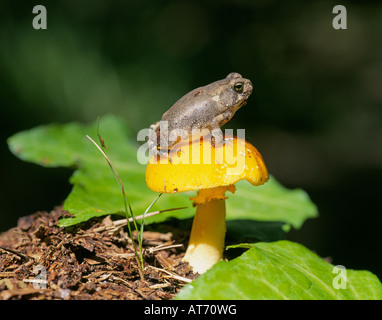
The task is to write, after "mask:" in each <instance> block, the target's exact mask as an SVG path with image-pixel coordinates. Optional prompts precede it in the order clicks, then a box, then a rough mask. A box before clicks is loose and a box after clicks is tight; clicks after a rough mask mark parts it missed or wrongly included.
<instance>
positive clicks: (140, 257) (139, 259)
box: [86, 135, 144, 280]
mask: <svg viewBox="0 0 382 320" xmlns="http://www.w3.org/2000/svg"><path fill="white" fill-rule="evenodd" d="M86 137H87V138H88V139H89V140H90V141H91V142H92V143H93V144H94V145H95V146H96V147H97V149H98V150H99V151H100V152H101V153H102V155H103V156H104V158H105V160H106V161H107V163H108V165H109V167H110V169H111V171H112V172H113V175H114V177H115V179H116V180H117V183H118V185H119V187H120V189H121V191H122V195H123V203H124V206H125V213H126V220H127V222H128V223H127V228H128V230H129V235H130V238H131V240H132V244H133V249H134V254H135V258H136V260H137V262H138V271H139V275H140V277H141V279H142V280H143V278H144V277H143V267H144V265H143V252H142V251H140V255H138V251H137V248H136V245H135V242H134V238H133V232H132V230H131V225H130V221H129V215H128V212H130V216H131V217H132V218H133V223H134V226H135V230H136V231H137V233H138V242H139V248H142V245H141V243H140V240H141V237H140V235H139V230H138V226H137V223H136V221H135V219H134V214H133V210H132V209H131V206H130V202H129V200H128V199H127V196H126V193H125V188H124V186H123V183H122V180H121V178H120V177H119V175H118V173H117V171H116V170H115V168H114V166H113V164H112V163H111V161H110V159H109V158H108V156H107V155H106V153H105V152H104V151H103V150H102V149H101V148H100V147H99V145H98V144H97V143H96V142H95V141H94V140H93V139H92V138H91V137H89V136H88V135H86ZM101 144H102V145H104V143H103V142H101ZM127 208H129V211H128V210H127Z"/></svg>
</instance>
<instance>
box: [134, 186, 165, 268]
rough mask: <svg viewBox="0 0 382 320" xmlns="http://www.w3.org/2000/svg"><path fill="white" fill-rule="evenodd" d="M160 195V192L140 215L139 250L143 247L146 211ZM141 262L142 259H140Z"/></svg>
mask: <svg viewBox="0 0 382 320" xmlns="http://www.w3.org/2000/svg"><path fill="white" fill-rule="evenodd" d="M161 195H162V193H160V194H159V195H158V196H157V197H156V198H155V199H154V200H153V202H151V204H150V205H149V206H148V207H147V209H146V210H145V212H144V213H143V217H142V223H141V229H140V233H139V235H138V237H139V238H140V240H139V250H141V252H143V248H142V243H143V226H144V224H145V215H146V213H147V212H148V211H149V210H150V209H151V207H152V206H153V205H154V204H155V202H157V200H158V199H159V198H160V196H161ZM142 263H143V261H142Z"/></svg>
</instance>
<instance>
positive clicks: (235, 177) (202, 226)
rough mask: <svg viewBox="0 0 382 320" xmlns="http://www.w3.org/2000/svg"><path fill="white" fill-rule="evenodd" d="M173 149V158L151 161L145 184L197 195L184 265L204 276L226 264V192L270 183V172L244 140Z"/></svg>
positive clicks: (191, 143)
mask: <svg viewBox="0 0 382 320" xmlns="http://www.w3.org/2000/svg"><path fill="white" fill-rule="evenodd" d="M173 149H176V150H172V151H170V152H169V157H168V158H167V157H164V156H162V157H161V158H160V157H159V156H158V157H155V158H154V157H152V158H151V160H150V162H149V164H148V166H147V170H146V182H147V185H148V187H149V188H150V189H151V190H153V191H156V192H161V193H164V192H166V193H175V192H184V191H190V190H198V193H197V196H196V197H193V198H190V200H192V201H193V202H194V203H193V205H194V206H196V214H195V217H194V221H193V225H192V230H191V235H190V240H189V245H188V248H187V251H186V254H185V256H184V258H183V260H184V261H187V262H188V263H189V264H190V265H191V267H192V268H193V270H194V272H198V273H204V272H205V271H207V270H208V269H210V268H211V267H212V266H213V265H214V264H215V263H217V262H218V261H220V260H221V259H222V258H223V250H224V238H225V232H226V222H225V215H226V209H225V199H226V198H227V197H226V196H225V192H226V191H230V192H235V186H234V184H235V183H236V182H238V181H239V180H243V179H245V180H247V181H249V182H250V183H251V184H252V185H261V184H263V183H265V182H267V181H268V171H267V168H266V166H265V164H264V161H263V158H262V157H261V155H260V153H259V152H258V151H257V150H256V148H255V147H254V146H252V145H251V144H250V143H249V142H247V141H245V139H242V138H239V137H233V139H232V140H230V141H228V142H226V143H224V144H220V145H219V146H212V144H211V141H210V140H207V139H202V140H200V139H197V140H192V139H189V140H187V141H182V142H181V143H178V144H177V148H173Z"/></svg>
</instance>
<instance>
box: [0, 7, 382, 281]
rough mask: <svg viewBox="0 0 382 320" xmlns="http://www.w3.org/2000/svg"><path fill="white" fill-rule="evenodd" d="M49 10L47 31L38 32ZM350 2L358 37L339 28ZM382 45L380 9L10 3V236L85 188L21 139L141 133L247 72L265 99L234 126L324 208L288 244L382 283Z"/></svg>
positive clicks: (1, 64) (2, 17)
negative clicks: (39, 11) (16, 146)
mask: <svg viewBox="0 0 382 320" xmlns="http://www.w3.org/2000/svg"><path fill="white" fill-rule="evenodd" d="M38 4H43V5H45V6H46V9H47V13H48V14H47V16H48V28H47V30H34V29H33V27H32V19H33V18H34V16H35V15H33V14H32V9H33V7H34V6H35V5H38ZM336 4H342V5H345V6H346V8H347V21H348V29H347V30H334V29H333V27H332V20H333V18H334V16H335V15H334V14H333V13H332V9H333V7H334V5H336ZM381 35H382V4H381V3H380V2H379V1H344V2H338V3H336V2H335V1H288V2H287V1H277V2H276V1H271V0H262V1H254V0H242V1H224V0H221V1H200V2H198V1H192V2H187V1H176V2H175V1H174V2H169V1H122V0H121V1H95V0H94V1H73V0H58V1H54V2H53V1H49V2H44V1H39V2H36V3H34V2H33V1H32V2H29V4H27V2H25V1H24V2H22V1H20V0H17V1H4V0H2V1H1V2H0V106H1V125H0V135H1V137H0V138H1V139H0V141H1V150H0V152H1V154H0V161H1V166H0V177H1V190H0V231H5V230H7V229H8V228H10V227H12V226H15V225H16V223H17V219H18V217H20V216H24V215H28V214H31V213H33V212H35V211H38V210H51V209H52V208H53V207H54V206H55V205H57V204H60V203H61V202H62V201H63V200H64V199H65V197H66V196H67V194H68V193H69V192H70V190H71V186H70V184H69V183H68V179H69V177H70V175H71V173H72V171H71V170H69V169H62V168H57V169H45V168H42V167H39V166H36V165H33V164H29V163H24V162H22V161H20V160H18V159H17V158H16V157H14V156H13V155H12V154H11V153H10V152H9V150H8V147H7V145H6V138H8V137H9V136H10V135H12V134H14V133H16V132H18V131H21V130H25V129H28V128H31V127H34V126H37V125H41V124H47V123H51V122H58V123H65V122H70V121H82V122H90V121H94V120H95V118H96V117H97V116H98V115H103V114H106V113H114V114H118V115H121V116H123V117H124V118H125V119H126V120H127V121H128V123H129V124H130V125H131V127H132V129H133V130H134V132H138V131H139V130H140V129H142V128H144V127H148V126H149V125H150V124H151V123H152V122H154V121H157V120H159V119H160V116H161V115H162V113H163V112H164V111H165V110H167V109H168V108H169V107H170V106H171V104H172V103H174V102H175V101H176V100H177V99H178V98H180V97H181V96H182V95H183V94H185V93H187V92H188V91H190V90H192V89H194V88H196V87H198V86H201V85H205V84H208V83H210V82H212V81H215V80H218V79H221V78H224V77H225V76H226V75H227V74H228V73H230V72H232V71H235V72H239V73H241V74H242V75H243V76H244V77H246V78H249V79H251V80H252V82H253V84H254V92H253V94H252V96H251V97H250V99H249V101H248V104H247V105H246V106H245V107H244V108H243V109H241V110H240V111H239V112H238V113H237V114H236V115H235V118H234V120H232V121H231V122H230V123H229V124H228V125H227V126H226V127H230V128H245V129H246V137H247V139H248V140H249V141H250V142H251V143H252V144H254V145H255V146H256V147H257V148H258V149H259V150H260V152H261V153H262V155H263V157H264V159H265V162H266V164H267V166H268V169H269V171H270V173H271V174H273V175H274V176H275V177H276V178H277V179H278V180H279V181H280V182H281V183H283V184H284V185H285V186H288V187H290V188H296V187H300V188H303V189H305V190H306V191H307V192H308V194H309V195H310V197H311V198H312V200H313V201H314V202H315V203H316V204H317V206H318V208H319V211H320V217H319V218H317V219H312V220H308V221H307V222H306V223H305V224H304V226H303V227H302V229H300V230H293V231H292V232H291V233H290V234H289V235H288V239H290V240H293V241H298V242H300V243H302V244H304V245H306V246H307V247H308V248H310V249H312V250H314V251H316V252H317V253H318V254H319V255H321V256H323V257H327V256H330V257H332V259H333V263H334V264H342V265H344V266H345V267H347V268H352V269H367V270H370V271H372V272H374V273H376V274H377V275H378V276H379V277H380V278H382V268H381V267H382V252H381V250H380V245H381V240H380V234H381V231H380V229H381V222H382V218H381V208H380V206H381V204H380V203H381V201H380V200H381V196H382V194H381V190H382V188H381V187H382V113H381V107H382V40H381V39H382V37H381Z"/></svg>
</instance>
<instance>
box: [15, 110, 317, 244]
mask: <svg viewBox="0 0 382 320" xmlns="http://www.w3.org/2000/svg"><path fill="white" fill-rule="evenodd" d="M100 133H101V135H102V137H103V139H104V140H105V142H106V146H107V148H108V149H107V154H108V156H109V158H110V160H111V161H112V163H113V166H114V167H115V168H116V170H117V171H118V174H119V175H120V177H121V179H122V181H123V183H124V186H125V189H126V193H127V197H128V200H129V202H130V204H131V206H132V208H133V211H134V214H135V215H138V214H142V213H143V212H144V211H145V210H146V208H147V207H148V206H149V205H150V203H151V202H152V201H153V200H154V199H155V197H156V196H157V193H155V192H153V191H151V190H149V189H148V187H147V185H146V181H145V170H146V167H145V165H142V164H139V163H138V160H137V150H138V147H139V145H138V144H137V143H136V141H135V140H136V138H135V137H133V136H132V135H131V133H130V130H129V128H128V126H127V125H126V123H125V122H124V121H122V120H121V119H119V118H117V117H114V116H105V117H102V118H101V121H100ZM86 134H88V135H90V136H91V137H92V138H94V139H95V138H96V137H97V132H96V123H93V124H90V125H80V124H76V123H71V124H67V125H57V124H55V125H45V126H40V127H37V128H34V129H31V130H27V131H24V132H20V133H18V134H15V135H14V136H12V137H11V138H9V139H8V143H9V146H10V149H11V151H12V152H13V153H14V154H15V155H16V156H18V157H19V158H21V159H23V160H25V161H30V162H34V163H37V164H39V165H42V166H45V167H57V166H65V167H73V168H77V170H76V171H75V172H74V174H73V176H72V177H71V179H70V182H71V183H72V184H73V185H74V187H73V189H72V192H71V193H70V194H69V196H68V198H67V199H66V200H65V204H64V209H66V210H68V211H69V212H70V213H71V214H73V217H72V218H66V219H63V220H61V225H63V226H69V225H73V224H77V223H79V222H83V221H86V220H88V219H90V218H92V217H94V216H102V215H106V214H113V213H117V214H122V215H124V205H123V198H122V195H121V191H120V189H119V186H118V184H117V183H116V180H115V178H114V176H113V174H112V172H111V170H110V168H109V166H108V164H107V162H106V161H105V159H104V158H103V156H102V155H101V153H100V152H99V151H98V150H97V149H96V147H95V146H94V145H93V144H92V143H91V142H90V141H89V140H88V139H87V138H86V137H85V135H86ZM96 140H97V139H96ZM236 187H237V190H236V192H235V193H234V194H227V196H228V200H227V219H228V220H229V221H232V223H231V226H230V225H228V227H229V229H228V230H229V231H230V230H233V229H235V228H236V230H238V226H240V225H246V232H247V234H248V235H251V233H252V235H253V237H255V238H257V239H260V240H269V239H273V240H275V239H280V238H281V234H282V233H283V232H285V231H287V230H288V228H289V226H294V227H295V228H299V227H300V226H301V225H302V223H303V222H304V221H305V220H306V219H307V218H311V217H315V216H316V215H317V209H316V207H315V206H314V204H313V203H312V202H311V201H310V199H309V197H308V196H307V195H306V193H305V192H304V191H303V190H289V189H286V188H284V187H283V186H281V185H280V184H279V183H278V182H277V181H276V180H275V179H274V178H273V177H271V179H270V181H269V182H267V183H266V184H265V185H264V186H260V187H254V186H252V185H250V184H249V183H248V182H246V181H242V182H239V183H237V184H236ZM193 195H195V192H188V193H179V194H165V195H163V196H162V197H161V198H160V200H159V201H158V202H157V203H156V204H155V205H154V207H153V208H152V210H163V209H169V208H175V207H184V206H186V207H187V209H183V210H179V211H171V212H165V213H161V214H159V215H157V216H154V217H151V218H148V219H147V223H150V222H161V221H164V220H166V219H168V218H169V217H176V218H178V219H186V218H190V217H192V216H193V214H194V212H195V209H194V208H193V207H192V205H191V202H190V200H189V198H190V197H191V196H193ZM248 220H250V221H253V222H254V223H249V224H248V223H247V221H248ZM256 221H258V222H260V223H255V222H256ZM264 221H268V222H269V223H261V222H264ZM269 230H272V233H273V236H271V237H270V238H269V236H268V235H267V233H268V231H269ZM236 233H238V232H236Z"/></svg>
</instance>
